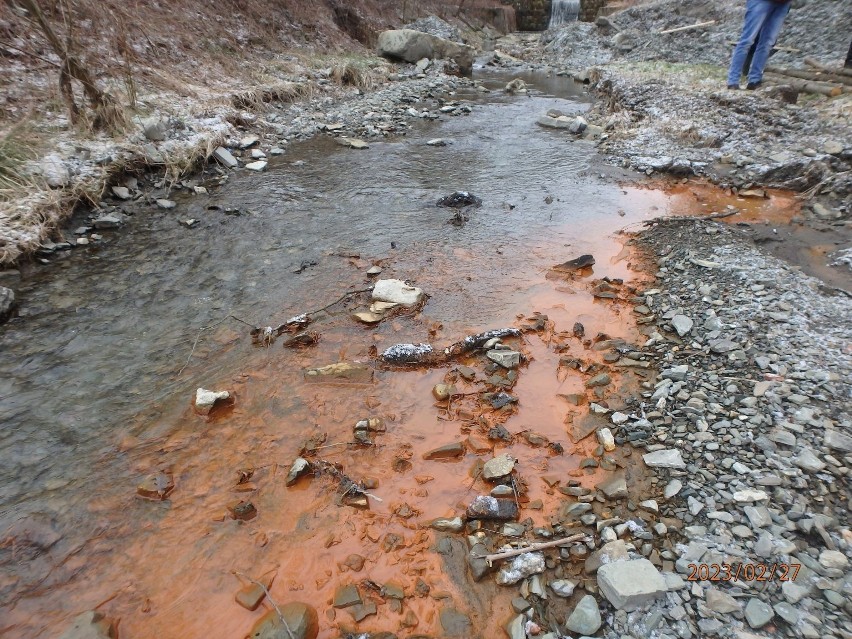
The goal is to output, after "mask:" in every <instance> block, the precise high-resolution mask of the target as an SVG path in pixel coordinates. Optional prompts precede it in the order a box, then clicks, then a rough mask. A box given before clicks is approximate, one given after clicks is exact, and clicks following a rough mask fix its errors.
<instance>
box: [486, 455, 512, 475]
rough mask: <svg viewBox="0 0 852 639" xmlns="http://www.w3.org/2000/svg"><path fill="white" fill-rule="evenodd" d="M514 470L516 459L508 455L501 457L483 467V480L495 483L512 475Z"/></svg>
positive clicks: (489, 461) (491, 460)
mask: <svg viewBox="0 0 852 639" xmlns="http://www.w3.org/2000/svg"><path fill="white" fill-rule="evenodd" d="M514 469H515V458H514V457H512V456H511V455H508V454H506V455H499V456H497V457H495V458H494V459H489V460H488V461H487V462H485V465H484V466H483V467H482V478H483V479H487V480H489V481H493V480H496V479H500V478H501V477H505V476H506V475H509V474H511V472H512V471H513V470H514Z"/></svg>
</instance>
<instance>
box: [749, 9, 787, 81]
mask: <svg viewBox="0 0 852 639" xmlns="http://www.w3.org/2000/svg"><path fill="white" fill-rule="evenodd" d="M766 4H769V5H772V6H771V7H770V8H769V11H768V12H767V14H766V20H765V21H764V23H763V27H762V28H761V29H760V37H759V38H758V41H757V48H756V49H755V50H754V58H752V61H751V68H750V69H749V70H748V83H749V84H750V85H758V84H760V82H761V80H763V68H764V67H765V66H766V61H767V60H768V59H769V50H770V49H772V45H774V44H775V41H776V40H778V34H779V33H781V26H782V25H783V24H784V18H786V17H787V13H788V12H789V11H790V3H789V2H786V3H784V4H776V3H773V2H767V3H766Z"/></svg>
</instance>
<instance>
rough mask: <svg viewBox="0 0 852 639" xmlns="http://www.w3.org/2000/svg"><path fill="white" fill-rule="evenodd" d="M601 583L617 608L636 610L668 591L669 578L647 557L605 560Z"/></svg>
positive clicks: (600, 570)
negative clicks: (614, 560)
mask: <svg viewBox="0 0 852 639" xmlns="http://www.w3.org/2000/svg"><path fill="white" fill-rule="evenodd" d="M598 587H599V588H600V591H601V593H602V594H603V596H604V597H606V598H607V599H608V600H609V602H610V603H611V604H612V605H613V606H615V607H616V608H617V609H618V610H626V611H627V612H630V611H631V610H636V609H637V608H639V607H640V606H643V605H645V604H646V603H649V602H651V601H654V600H655V599H657V598H659V597H662V596H663V595H665V593H666V580H665V579H663V576H662V575H661V574H660V573H659V571H658V570H657V569H656V568H655V567H654V564H652V563H651V562H650V561H648V560H647V559H644V558H642V559H632V560H630V561H618V562H615V563H611V564H606V565H603V566H601V567H600V568H599V569H598Z"/></svg>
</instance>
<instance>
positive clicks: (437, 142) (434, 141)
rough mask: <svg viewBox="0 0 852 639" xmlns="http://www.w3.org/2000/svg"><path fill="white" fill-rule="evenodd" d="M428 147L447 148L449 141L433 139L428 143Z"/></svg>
mask: <svg viewBox="0 0 852 639" xmlns="http://www.w3.org/2000/svg"><path fill="white" fill-rule="evenodd" d="M426 144H427V145H428V146H447V141H446V140H445V139H444V138H433V139H431V140H429V141H427V142H426Z"/></svg>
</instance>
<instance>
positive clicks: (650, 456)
mask: <svg viewBox="0 0 852 639" xmlns="http://www.w3.org/2000/svg"><path fill="white" fill-rule="evenodd" d="M642 459H643V460H644V461H645V465H646V466H650V467H651V468H681V469H683V468H686V463H684V461H683V458H682V457H681V456H680V451H679V450H676V449H674V448H667V449H664V450H655V451H654V452H652V453H645V454H644V455H642Z"/></svg>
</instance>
